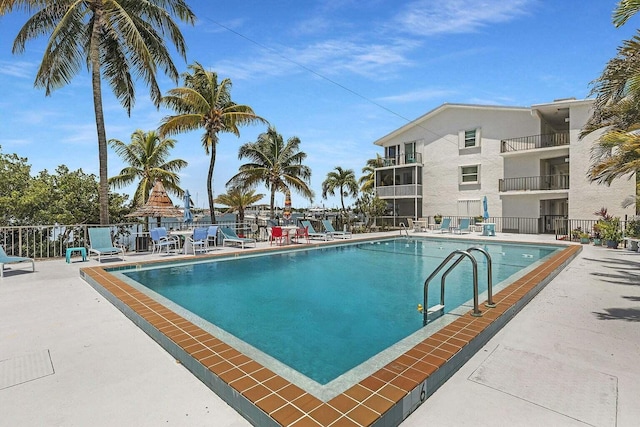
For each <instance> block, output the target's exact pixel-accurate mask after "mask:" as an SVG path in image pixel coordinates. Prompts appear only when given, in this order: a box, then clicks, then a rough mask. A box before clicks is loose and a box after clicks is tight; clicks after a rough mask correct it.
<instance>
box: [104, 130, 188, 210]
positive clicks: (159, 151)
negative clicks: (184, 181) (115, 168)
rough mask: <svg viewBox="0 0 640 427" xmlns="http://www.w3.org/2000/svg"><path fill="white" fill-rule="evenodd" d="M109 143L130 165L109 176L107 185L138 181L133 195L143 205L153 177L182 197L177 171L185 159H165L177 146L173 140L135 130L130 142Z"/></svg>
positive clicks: (183, 164)
mask: <svg viewBox="0 0 640 427" xmlns="http://www.w3.org/2000/svg"><path fill="white" fill-rule="evenodd" d="M109 145H111V147H112V148H113V149H114V151H115V152H116V154H117V155H118V156H120V158H122V160H124V162H125V163H127V164H128V165H129V166H126V167H125V168H123V169H122V170H121V171H120V173H119V174H118V175H116V176H113V177H111V178H109V184H110V185H111V186H112V187H114V188H122V187H126V186H128V185H129V184H132V183H133V182H134V181H136V180H139V182H138V186H137V187H136V191H135V194H134V195H133V202H134V204H135V205H137V206H142V205H144V204H145V203H146V202H147V200H148V199H149V193H150V192H151V188H153V183H154V182H155V180H156V179H159V180H160V181H162V184H163V185H164V188H165V189H166V190H167V191H168V192H171V193H173V194H175V195H176V196H178V197H183V195H184V191H183V190H182V188H180V176H179V175H178V172H180V170H181V169H183V168H185V167H186V166H187V162H186V161H184V160H182V159H174V160H167V159H168V157H169V154H170V151H171V150H172V149H173V148H174V147H175V145H176V140H175V139H168V138H161V137H160V136H159V135H158V133H157V132H155V131H149V132H144V131H142V130H139V129H138V130H136V131H135V132H133V133H132V134H131V142H130V143H129V144H126V143H124V142H122V141H120V140H117V139H110V140H109Z"/></svg>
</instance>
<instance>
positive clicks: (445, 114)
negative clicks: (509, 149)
mask: <svg viewBox="0 0 640 427" xmlns="http://www.w3.org/2000/svg"><path fill="white" fill-rule="evenodd" d="M556 106H557V107H558V108H556ZM590 106H591V102H590V101H588V100H580V101H569V102H567V101H566V100H565V101H561V102H560V101H559V102H558V104H556V103H555V102H554V103H550V104H543V105H542V104H541V106H540V107H539V108H540V109H541V111H542V110H544V109H546V111H547V112H553V111H556V110H558V111H559V110H560V107H563V108H566V107H569V108H570V110H569V115H570V120H569V127H570V135H571V143H570V145H568V146H561V147H554V148H548V149H547V148H545V149H536V150H532V151H520V152H515V153H506V154H501V153H500V146H501V140H504V139H512V138H518V137H524V136H532V135H540V134H543V133H549V129H550V127H549V125H548V124H547V123H545V121H544V111H542V115H541V114H538V112H537V111H536V112H534V109H537V108H538V107H536V106H534V107H532V108H521V107H496V106H474V105H460V104H444V105H442V106H441V107H438V108H436V109H435V110H433V111H431V112H429V113H427V114H425V115H424V116H422V117H421V118H419V119H417V120H416V121H414V122H412V123H410V124H408V125H406V126H404V127H402V128H400V129H398V130H396V131H394V132H392V133H391V134H389V135H387V136H385V137H383V138H381V139H380V140H378V141H376V142H375V143H376V144H377V145H380V146H382V147H388V146H393V145H400V146H401V147H402V146H403V144H404V143H405V142H410V141H416V151H417V152H419V153H422V159H423V165H424V166H423V179H422V189H423V190H422V191H423V199H422V203H423V204H422V214H423V215H424V216H433V215H436V214H442V215H444V216H455V215H458V205H459V201H463V200H474V201H480V200H482V198H483V197H484V196H486V197H487V201H488V206H489V214H490V215H491V216H495V217H527V218H538V217H540V204H541V200H552V199H560V200H562V199H566V198H567V194H568V199H569V202H568V205H569V211H568V215H569V218H575V219H591V218H592V217H593V212H595V211H597V210H599V209H600V208H601V207H602V206H605V207H607V208H608V209H609V212H610V213H612V214H614V215H617V216H624V215H625V214H629V215H633V212H634V208H633V207H632V208H629V209H626V210H623V209H622V208H621V207H620V203H621V202H622V200H623V199H624V198H625V197H626V196H628V195H631V194H634V193H635V181H634V180H630V181H627V180H624V179H622V180H616V181H615V182H614V183H613V184H612V185H611V186H610V187H606V186H601V185H597V184H591V183H589V182H588V180H587V177H586V174H587V170H588V167H589V164H590V149H591V146H592V144H593V142H594V141H595V140H596V139H597V137H598V135H599V134H596V133H594V134H593V135H589V136H587V137H585V138H584V139H582V140H579V139H578V135H579V133H580V129H581V128H582V126H583V125H584V123H585V122H586V121H587V119H588V118H589V115H590ZM541 117H542V119H541ZM472 129H479V131H480V134H481V141H480V147H473V148H459V135H460V132H464V131H465V130H472ZM401 149H402V148H401ZM563 156H569V157H570V161H569V174H570V188H569V190H553V191H535V192H530V193H528V194H527V193H523V194H510V192H503V193H500V192H499V180H500V179H502V178H510V177H532V176H539V175H543V174H544V173H543V172H542V171H541V170H540V163H541V160H543V159H550V158H557V157H563ZM467 165H480V183H479V184H472V185H469V184H460V183H459V168H460V167H461V166H467ZM474 206H475V205H474ZM480 206H481V203H480ZM480 209H481V208H480ZM481 213H482V211H481V210H480V211H479V212H478V214H481ZM469 214H470V215H474V213H473V212H469ZM547 214H548V212H547Z"/></svg>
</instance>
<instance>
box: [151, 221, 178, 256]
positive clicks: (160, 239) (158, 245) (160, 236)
mask: <svg viewBox="0 0 640 427" xmlns="http://www.w3.org/2000/svg"><path fill="white" fill-rule="evenodd" d="M149 235H150V236H151V241H152V242H153V250H152V251H151V253H154V252H155V251H156V250H157V251H158V253H160V252H162V248H167V254H168V253H169V249H171V247H172V246H173V249H174V250H177V249H178V248H179V247H180V243H179V242H178V238H177V237H175V236H169V235H168V234H167V229H166V228H164V227H157V228H152V229H151V230H149Z"/></svg>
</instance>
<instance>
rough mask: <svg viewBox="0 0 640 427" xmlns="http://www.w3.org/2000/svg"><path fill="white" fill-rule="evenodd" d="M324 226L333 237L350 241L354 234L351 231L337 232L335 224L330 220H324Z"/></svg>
mask: <svg viewBox="0 0 640 427" xmlns="http://www.w3.org/2000/svg"><path fill="white" fill-rule="evenodd" d="M322 225H323V227H324V229H325V231H326V232H327V233H329V234H330V235H331V236H332V237H340V238H341V239H350V238H351V237H352V234H351V232H350V231H336V229H335V228H333V224H331V221H329V220H328V219H323V220H322Z"/></svg>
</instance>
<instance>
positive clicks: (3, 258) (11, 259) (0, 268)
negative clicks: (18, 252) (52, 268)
mask: <svg viewBox="0 0 640 427" xmlns="http://www.w3.org/2000/svg"><path fill="white" fill-rule="evenodd" d="M25 262H30V263H31V270H33V271H36V264H35V261H34V260H33V258H27V257H22V256H9V255H7V253H6V252H5V251H4V248H3V247H2V246H0V278H1V277H4V265H5V264H21V263H25Z"/></svg>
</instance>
